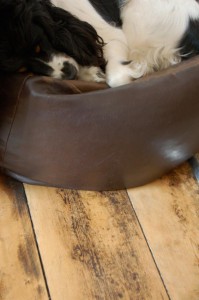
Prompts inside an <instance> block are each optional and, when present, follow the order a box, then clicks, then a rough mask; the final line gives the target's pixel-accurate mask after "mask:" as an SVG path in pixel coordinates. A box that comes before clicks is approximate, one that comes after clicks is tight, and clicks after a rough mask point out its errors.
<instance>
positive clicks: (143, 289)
mask: <svg viewBox="0 0 199 300" xmlns="http://www.w3.org/2000/svg"><path fill="white" fill-rule="evenodd" d="M25 190H26V194H27V196H28V203H29V207H30V211H31V215H32V220H33V222H34V227H35V230H36V234H37V237H38V244H39V248H40V251H41V256H42V261H43V264H44V268H45V272H46V276H47V281H48V285H49V289H50V293H51V296H52V299H55V300H65V299H70V300H85V299H86V300H90V299H98V300H102V299H103V300H104V299H107V300H117V299H127V300H128V299H129V300H130V299H132V300H138V299H139V300H140V299H146V300H150V299H153V300H155V299H157V300H160V299H168V296H167V294H166V291H165V288H164V286H163V283H162V281H161V278H160V276H159V274H158V272H157V268H156V266H155V264H154V261H153V259H152V256H151V253H150V251H149V249H148V246H147V244H146V241H145V239H144V237H143V235H142V232H141V229H140V227H139V224H138V222H137V219H136V217H135V215H134V212H133V210H132V206H131V203H130V201H129V198H128V195H127V193H126V192H125V191H118V192H96V193H95V192H83V191H69V190H64V189H53V188H46V187H37V186H30V185H25Z"/></svg>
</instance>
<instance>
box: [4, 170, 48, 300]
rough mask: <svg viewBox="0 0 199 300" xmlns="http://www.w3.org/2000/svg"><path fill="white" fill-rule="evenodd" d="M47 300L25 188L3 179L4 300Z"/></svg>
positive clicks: (10, 180)
mask: <svg viewBox="0 0 199 300" xmlns="http://www.w3.org/2000/svg"><path fill="white" fill-rule="evenodd" d="M13 299H14V300H22V299H23V300H35V299H37V300H38V299H40V300H46V299H48V296H47V292H46V286H45V282H44V278H43V274H42V269H41V266H40V261H39V257H38V253H37V248H36V244H35V240H34V235H33V231H32V227H31V222H30V218H29V214H28V210H27V204H26V198H25V194H24V190H23V185H22V184H20V183H18V182H16V181H14V180H12V179H10V178H8V177H4V176H3V175H0V300H13Z"/></svg>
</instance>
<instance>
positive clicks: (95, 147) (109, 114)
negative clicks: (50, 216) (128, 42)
mask: <svg viewBox="0 0 199 300" xmlns="http://www.w3.org/2000/svg"><path fill="white" fill-rule="evenodd" d="M198 78H199V58H193V59H191V60H189V61H186V62H183V63H181V64H180V65H178V66H176V67H173V68H170V69H169V70H165V71H163V72H158V73H155V74H153V75H151V76H148V77H146V78H142V79H140V80H137V81H134V82H132V83H131V84H129V85H126V86H122V87H119V88H114V89H110V88H108V87H107V86H106V85H104V84H95V83H88V82H81V81H61V80H55V79H52V78H48V77H42V76H32V75H27V74H26V75H15V76H9V77H2V78H1V83H0V96H1V102H0V103H1V130H0V139H1V149H0V154H1V158H0V160H1V161H0V164H1V167H2V169H3V170H4V172H6V173H7V174H9V175H11V176H13V177H15V178H17V179H18V180H21V181H23V182H28V183H34V184H42V185H49V186H58V187H64V188H72V189H88V190H111V189H122V188H127V187H133V186H137V185H142V184H145V183H147V182H149V181H151V180H153V179H155V178H158V177H160V176H161V175H162V174H164V173H165V172H167V171H169V170H170V169H172V168H173V167H175V166H177V165H178V164H180V163H181V162H183V161H185V160H186V159H188V158H189V157H191V156H192V155H193V154H194V153H195V152H197V151H198V150H199V80H198Z"/></svg>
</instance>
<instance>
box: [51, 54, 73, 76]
mask: <svg viewBox="0 0 199 300" xmlns="http://www.w3.org/2000/svg"><path fill="white" fill-rule="evenodd" d="M65 62H68V63H70V64H71V65H73V66H74V67H75V68H76V70H77V71H79V66H78V64H77V63H76V61H75V60H74V59H73V58H71V57H67V56H65V55H64V54H63V55H60V54H59V55H53V56H52V57H51V59H50V61H49V62H48V63H46V64H47V65H48V66H50V67H51V68H52V69H53V70H54V71H53V73H52V75H51V76H52V77H54V78H62V75H64V73H63V72H62V69H63V67H64V63H65Z"/></svg>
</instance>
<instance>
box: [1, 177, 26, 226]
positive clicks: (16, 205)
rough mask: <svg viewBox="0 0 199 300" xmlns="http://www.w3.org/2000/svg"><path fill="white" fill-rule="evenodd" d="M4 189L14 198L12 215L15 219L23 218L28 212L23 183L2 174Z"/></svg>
mask: <svg viewBox="0 0 199 300" xmlns="http://www.w3.org/2000/svg"><path fill="white" fill-rule="evenodd" d="M0 183H1V188H2V191H4V192H5V193H6V194H7V195H8V196H9V197H10V198H11V199H12V206H11V208H13V209H12V215H13V218H14V219H17V220H18V219H19V218H21V217H22V216H23V215H24V214H25V213H27V204H26V195H25V192H24V188H23V184H22V183H21V182H18V181H16V180H15V179H13V178H11V177H7V176H4V175H0Z"/></svg>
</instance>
